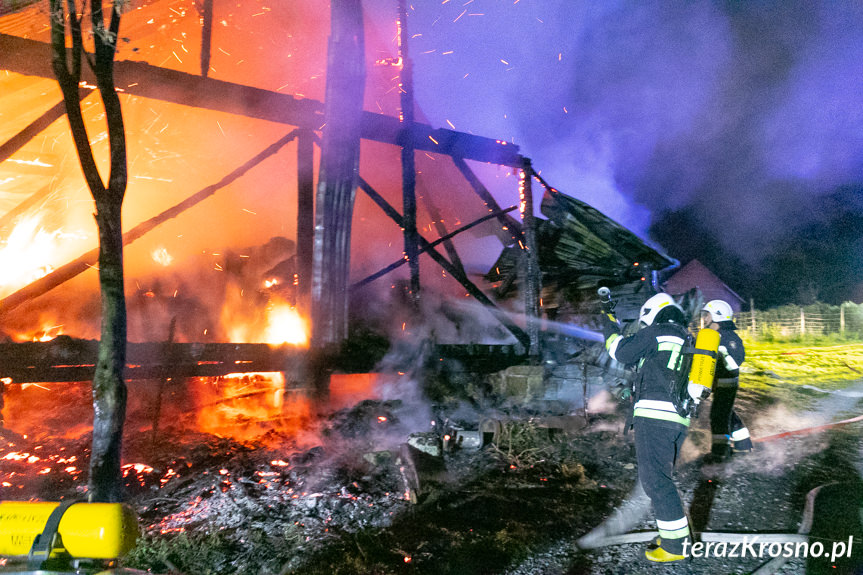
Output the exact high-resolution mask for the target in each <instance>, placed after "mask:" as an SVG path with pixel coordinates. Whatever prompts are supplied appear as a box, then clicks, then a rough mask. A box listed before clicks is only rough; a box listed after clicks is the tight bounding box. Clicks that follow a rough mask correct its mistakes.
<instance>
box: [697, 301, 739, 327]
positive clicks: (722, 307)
mask: <svg viewBox="0 0 863 575" xmlns="http://www.w3.org/2000/svg"><path fill="white" fill-rule="evenodd" d="M701 310H702V311H706V312H707V313H709V314H710V319H711V320H713V321H715V322H716V323H719V322H723V321H731V319H732V316H733V315H734V310H732V309H731V306H730V305H729V304H728V302H725V301H722V300H721V299H714V300H710V301H709V302H707V303H706V304H704V307H703V308H701Z"/></svg>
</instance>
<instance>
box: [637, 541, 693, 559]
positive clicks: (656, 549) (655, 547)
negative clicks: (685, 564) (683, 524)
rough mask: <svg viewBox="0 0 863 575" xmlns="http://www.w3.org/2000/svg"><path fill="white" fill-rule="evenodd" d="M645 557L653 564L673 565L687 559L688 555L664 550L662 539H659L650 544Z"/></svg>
mask: <svg viewBox="0 0 863 575" xmlns="http://www.w3.org/2000/svg"><path fill="white" fill-rule="evenodd" d="M686 540H687V541H688V540H689V539H688V538H687V539H686ZM644 556H645V557H646V558H647V560H648V561H652V562H653V563H672V562H675V561H684V560H685V559H687V557H686V555H682V554H678V553H672V552H670V551H667V550H665V549H663V547H662V538H661V537H657V538H656V539H654V540H653V541H651V542H650V545H648V546H647V549H646V550H645V551H644Z"/></svg>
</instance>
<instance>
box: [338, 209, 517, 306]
mask: <svg viewBox="0 0 863 575" xmlns="http://www.w3.org/2000/svg"><path fill="white" fill-rule="evenodd" d="M517 207H518V206H510V207H508V208H507V209H505V210H502V211H503V213H507V212H511V211H513V210H514V209H516V208H517ZM499 215H500V212H493V213H491V214H488V215H487V216H483V217H481V218H479V219H478V220H475V221H473V222H471V223H469V224H467V225H465V226H462V227H460V228H458V229H457V230H455V231H452V232H450V233H448V234H446V235H444V236H441V237H439V238H438V239H436V240H435V241H433V242H431V243H430V244H428V246H427V247H424V248H421V249H420V250H419V253H421V254H422V253H425V252H426V251H427V249H428V248H433V247H435V246H437V245H438V244H444V245H447V244H448V243H449V241H450V239H452V238H454V237H455V236H457V235H458V234H460V233H462V232H466V231H468V230H469V229H471V228H473V227H475V226H478V225H479V224H481V223H483V222H487V221H488V220H490V219H492V218H496V217H498V216H499ZM406 263H407V261H406V260H405V259H404V258H401V259H399V260H397V261H394V262H393V263H391V264H390V265H388V266H387V267H385V268H383V269H381V270H380V271H377V272H375V273H373V274H371V275H370V276H367V277H365V278H363V279H361V280H360V281H358V282H356V283H354V284H353V285H352V286H351V289H352V290H354V289H358V288H361V287H363V286H364V285H368V284H370V283H372V282H373V281H375V280H376V279H378V278H379V277H383V276H385V275H387V274H388V273H390V272H391V271H393V270H396V269H398V268H400V267H401V266H403V265H405V264H406ZM453 265H454V266H455V265H456V264H455V262H453ZM456 267H457V268H458V269H459V270H460V271H461V272H462V273H464V267H462V266H460V265H459V266H456Z"/></svg>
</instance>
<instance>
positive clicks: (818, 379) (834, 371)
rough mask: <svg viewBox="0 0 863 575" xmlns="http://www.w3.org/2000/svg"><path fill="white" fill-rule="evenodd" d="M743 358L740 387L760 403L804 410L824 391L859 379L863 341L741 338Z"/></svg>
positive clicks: (862, 373)
mask: <svg viewBox="0 0 863 575" xmlns="http://www.w3.org/2000/svg"><path fill="white" fill-rule="evenodd" d="M744 343H745V345H746V361H745V362H744V364H743V366H742V368H741V376H740V387H741V389H744V390H747V391H749V392H752V393H753V394H754V395H755V396H756V397H758V398H759V399H760V402H764V403H776V402H779V401H783V402H787V403H788V404H789V405H790V406H792V407H798V408H803V409H805V408H806V407H807V406H808V405H809V404H810V402H811V400H813V399H815V398H819V397H822V396H823V394H822V393H821V392H818V391H817V390H815V389H811V388H809V387H806V386H812V387H817V388H819V389H824V390H831V391H832V390H836V389H842V388H845V387H848V386H849V385H850V384H851V383H853V382H855V381H859V380H861V379H863V343H860V342H853V343H835V342H833V341H830V345H821V344H819V341H818V340H814V339H813V340H809V341H801V342H796V341H786V342H776V341H773V342H763V341H755V340H751V339H747V340H745V342H744Z"/></svg>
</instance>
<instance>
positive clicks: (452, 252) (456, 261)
mask: <svg viewBox="0 0 863 575" xmlns="http://www.w3.org/2000/svg"><path fill="white" fill-rule="evenodd" d="M420 197H421V198H422V201H423V205H424V206H425V208H426V210H427V211H428V213H429V215H430V216H431V217H432V220H434V227H435V229H436V230H437V233H438V235H439V236H440V239H438V240H435V241H434V242H432V244H434V245H437V244H438V243H443V247H444V249H445V250H446V255H448V256H449V261H450V262H451V263H452V265H454V266H455V267H457V268H458V269H459V270H461V272H462V273H464V274H465V275H467V272H465V270H464V264H462V263H461V257H460V256H459V255H458V250H456V249H455V244H454V243H452V241H451V238H452V237H453V236H455V235H456V233H461V232H463V231H465V230H466V229H469V228H472V227H473V226H475V225H476V224H479V223H480V220H481V221H483V222H484V221H487V220H489V219H491V218H489V217H483V218H480V219H479V220H477V221H475V222H473V223H472V224H469V225H468V226H464V227H462V228H459V230H457V232H456V233H453V234H450V233H449V231H448V230H447V227H446V224H445V223H444V221H443V216H441V213H440V210H438V207H437V203H435V201H434V199H432V198H431V197H430V196H429V195H428V194H423V195H422V196H420ZM503 211H504V212H509V211H510V210H503ZM498 215H500V214H499V213H497V212H493V216H492V217H497V216H498Z"/></svg>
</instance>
